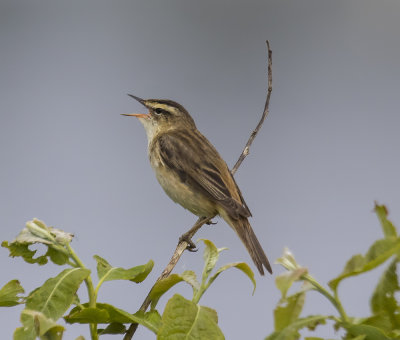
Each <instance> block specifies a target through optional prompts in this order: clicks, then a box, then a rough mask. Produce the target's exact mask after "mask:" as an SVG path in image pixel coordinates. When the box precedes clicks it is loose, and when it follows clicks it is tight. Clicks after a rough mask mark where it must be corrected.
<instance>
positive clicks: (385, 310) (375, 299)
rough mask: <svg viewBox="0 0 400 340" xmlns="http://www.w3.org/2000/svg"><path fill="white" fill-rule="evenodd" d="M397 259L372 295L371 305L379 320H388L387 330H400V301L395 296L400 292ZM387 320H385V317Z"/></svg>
mask: <svg viewBox="0 0 400 340" xmlns="http://www.w3.org/2000/svg"><path fill="white" fill-rule="evenodd" d="M397 261H398V260H397V258H395V259H394V260H393V261H392V262H391V264H390V265H389V267H388V268H387V269H386V270H385V271H384V272H383V274H382V276H381V278H380V280H379V282H378V285H377V286H376V288H375V291H374V293H373V295H372V298H371V301H370V304H371V310H372V311H373V313H374V314H376V315H378V316H380V317H379V320H384V319H387V320H386V321H387V322H389V323H390V327H389V328H383V329H385V330H394V329H400V322H399V321H400V320H399V318H398V312H397V310H398V308H399V306H398V301H397V300H396V297H395V294H396V293H397V292H399V291H400V286H399V281H398V276H397V271H396V270H397V263H398V262H397ZM382 314H384V315H386V316H387V318H384V317H383V315H382Z"/></svg>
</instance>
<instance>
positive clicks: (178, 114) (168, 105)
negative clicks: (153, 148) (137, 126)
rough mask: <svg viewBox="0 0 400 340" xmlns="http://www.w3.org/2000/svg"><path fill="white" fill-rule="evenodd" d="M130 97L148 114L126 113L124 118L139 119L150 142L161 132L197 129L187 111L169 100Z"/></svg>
mask: <svg viewBox="0 0 400 340" xmlns="http://www.w3.org/2000/svg"><path fill="white" fill-rule="evenodd" d="M128 96H130V97H132V98H133V99H135V100H137V101H138V102H139V103H140V104H142V105H143V106H145V107H146V108H147V109H148V110H149V112H148V113H129V114H127V113H125V114H123V115H124V116H133V117H137V118H138V119H139V121H140V122H141V123H142V124H143V126H144V128H145V130H146V133H147V137H148V138H149V141H150V140H151V139H152V138H153V137H154V136H155V135H156V134H158V133H159V132H165V131H169V130H173V129H195V128H196V125H195V123H194V120H193V118H192V117H191V116H190V114H189V113H188V112H187V111H186V109H185V108H184V107H183V106H182V105H180V104H178V103H177V102H174V101H172V100H168V99H142V98H139V97H136V96H134V95H132V94H128Z"/></svg>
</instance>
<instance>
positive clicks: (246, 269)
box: [206, 262, 256, 294]
mask: <svg viewBox="0 0 400 340" xmlns="http://www.w3.org/2000/svg"><path fill="white" fill-rule="evenodd" d="M229 268H237V269H239V270H241V271H242V272H243V273H245V274H246V275H247V277H248V278H249V279H250V281H251V282H252V283H253V294H254V292H255V290H256V280H255V279H254V273H253V271H252V270H251V268H250V267H249V265H248V264H247V263H245V262H234V263H229V264H226V265H225V266H222V267H221V268H219V269H218V270H217V272H216V273H215V274H214V275H213V276H211V278H210V280H209V281H208V283H207V286H206V289H207V288H208V287H209V286H210V285H211V284H212V283H213V282H214V280H215V279H216V278H217V277H218V276H219V274H221V273H222V272H223V271H225V270H227V269H229Z"/></svg>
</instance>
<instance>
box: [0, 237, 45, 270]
mask: <svg viewBox="0 0 400 340" xmlns="http://www.w3.org/2000/svg"><path fill="white" fill-rule="evenodd" d="M1 246H2V247H4V248H7V249H8V250H9V251H10V254H9V256H11V257H18V256H20V257H22V258H23V260H24V261H25V262H27V263H37V264H38V265H40V266H42V265H44V264H46V263H47V257H46V256H45V255H42V256H38V257H37V258H33V257H34V256H35V254H36V250H30V249H29V244H21V243H14V242H11V243H8V242H7V241H3V242H2V243H1Z"/></svg>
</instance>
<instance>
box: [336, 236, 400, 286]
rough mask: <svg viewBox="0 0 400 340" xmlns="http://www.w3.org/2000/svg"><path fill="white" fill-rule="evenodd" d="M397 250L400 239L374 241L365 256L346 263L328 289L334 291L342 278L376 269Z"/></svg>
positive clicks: (399, 248)
mask: <svg viewBox="0 0 400 340" xmlns="http://www.w3.org/2000/svg"><path fill="white" fill-rule="evenodd" d="M399 250H400V239H396V240H394V239H381V240H378V241H376V242H375V243H374V244H373V245H372V246H371V247H370V248H369V250H368V252H367V253H366V254H365V256H362V255H360V254H358V255H355V256H353V257H352V258H351V259H350V260H349V261H348V262H347V263H346V266H345V268H344V269H343V272H342V273H341V274H340V275H339V276H338V277H337V278H335V279H333V280H332V281H330V282H329V287H331V288H332V289H333V290H335V291H336V289H337V286H338V285H339V283H340V281H342V280H343V279H344V278H346V277H350V276H355V275H359V274H361V273H365V272H367V271H369V270H372V269H374V268H376V267H377V266H379V265H380V264H381V263H383V262H385V261H386V260H387V259H388V258H389V257H391V256H392V255H393V254H395V253H396V252H398V251H399Z"/></svg>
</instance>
